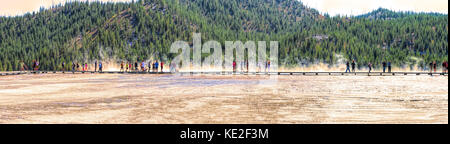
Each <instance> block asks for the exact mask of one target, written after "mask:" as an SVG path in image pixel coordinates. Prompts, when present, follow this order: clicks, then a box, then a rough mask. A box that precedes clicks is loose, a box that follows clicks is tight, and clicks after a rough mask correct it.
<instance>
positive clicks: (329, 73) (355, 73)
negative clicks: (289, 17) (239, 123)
mask: <svg viewBox="0 0 450 144" xmlns="http://www.w3.org/2000/svg"><path fill="white" fill-rule="evenodd" d="M22 74H181V75H194V74H215V75H303V76H406V75H416V76H418V75H431V76H434V75H444V76H448V73H429V72H391V73H383V72H371V73H369V72H353V73H350V72H349V73H345V72H232V71H217V72H176V73H171V72H120V71H103V72H98V71H97V72H95V71H76V72H72V71H31V72H30V71H28V72H0V75H1V76H7V75H22Z"/></svg>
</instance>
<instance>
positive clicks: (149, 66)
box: [147, 61, 152, 72]
mask: <svg viewBox="0 0 450 144" xmlns="http://www.w3.org/2000/svg"><path fill="white" fill-rule="evenodd" d="M147 67H148V70H147V71H148V72H152V61H148V66H147Z"/></svg>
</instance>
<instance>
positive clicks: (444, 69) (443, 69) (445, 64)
mask: <svg viewBox="0 0 450 144" xmlns="http://www.w3.org/2000/svg"><path fill="white" fill-rule="evenodd" d="M447 70H448V62H447V61H445V62H443V63H442V73H447Z"/></svg>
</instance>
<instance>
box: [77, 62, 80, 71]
mask: <svg viewBox="0 0 450 144" xmlns="http://www.w3.org/2000/svg"><path fill="white" fill-rule="evenodd" d="M79 70H80V64H79V63H78V62H77V71H79Z"/></svg>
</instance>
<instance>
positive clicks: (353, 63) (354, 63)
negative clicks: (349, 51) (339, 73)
mask: <svg viewBox="0 0 450 144" xmlns="http://www.w3.org/2000/svg"><path fill="white" fill-rule="evenodd" d="M355 68H356V62H355V60H353V61H352V72H356V70H355Z"/></svg>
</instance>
